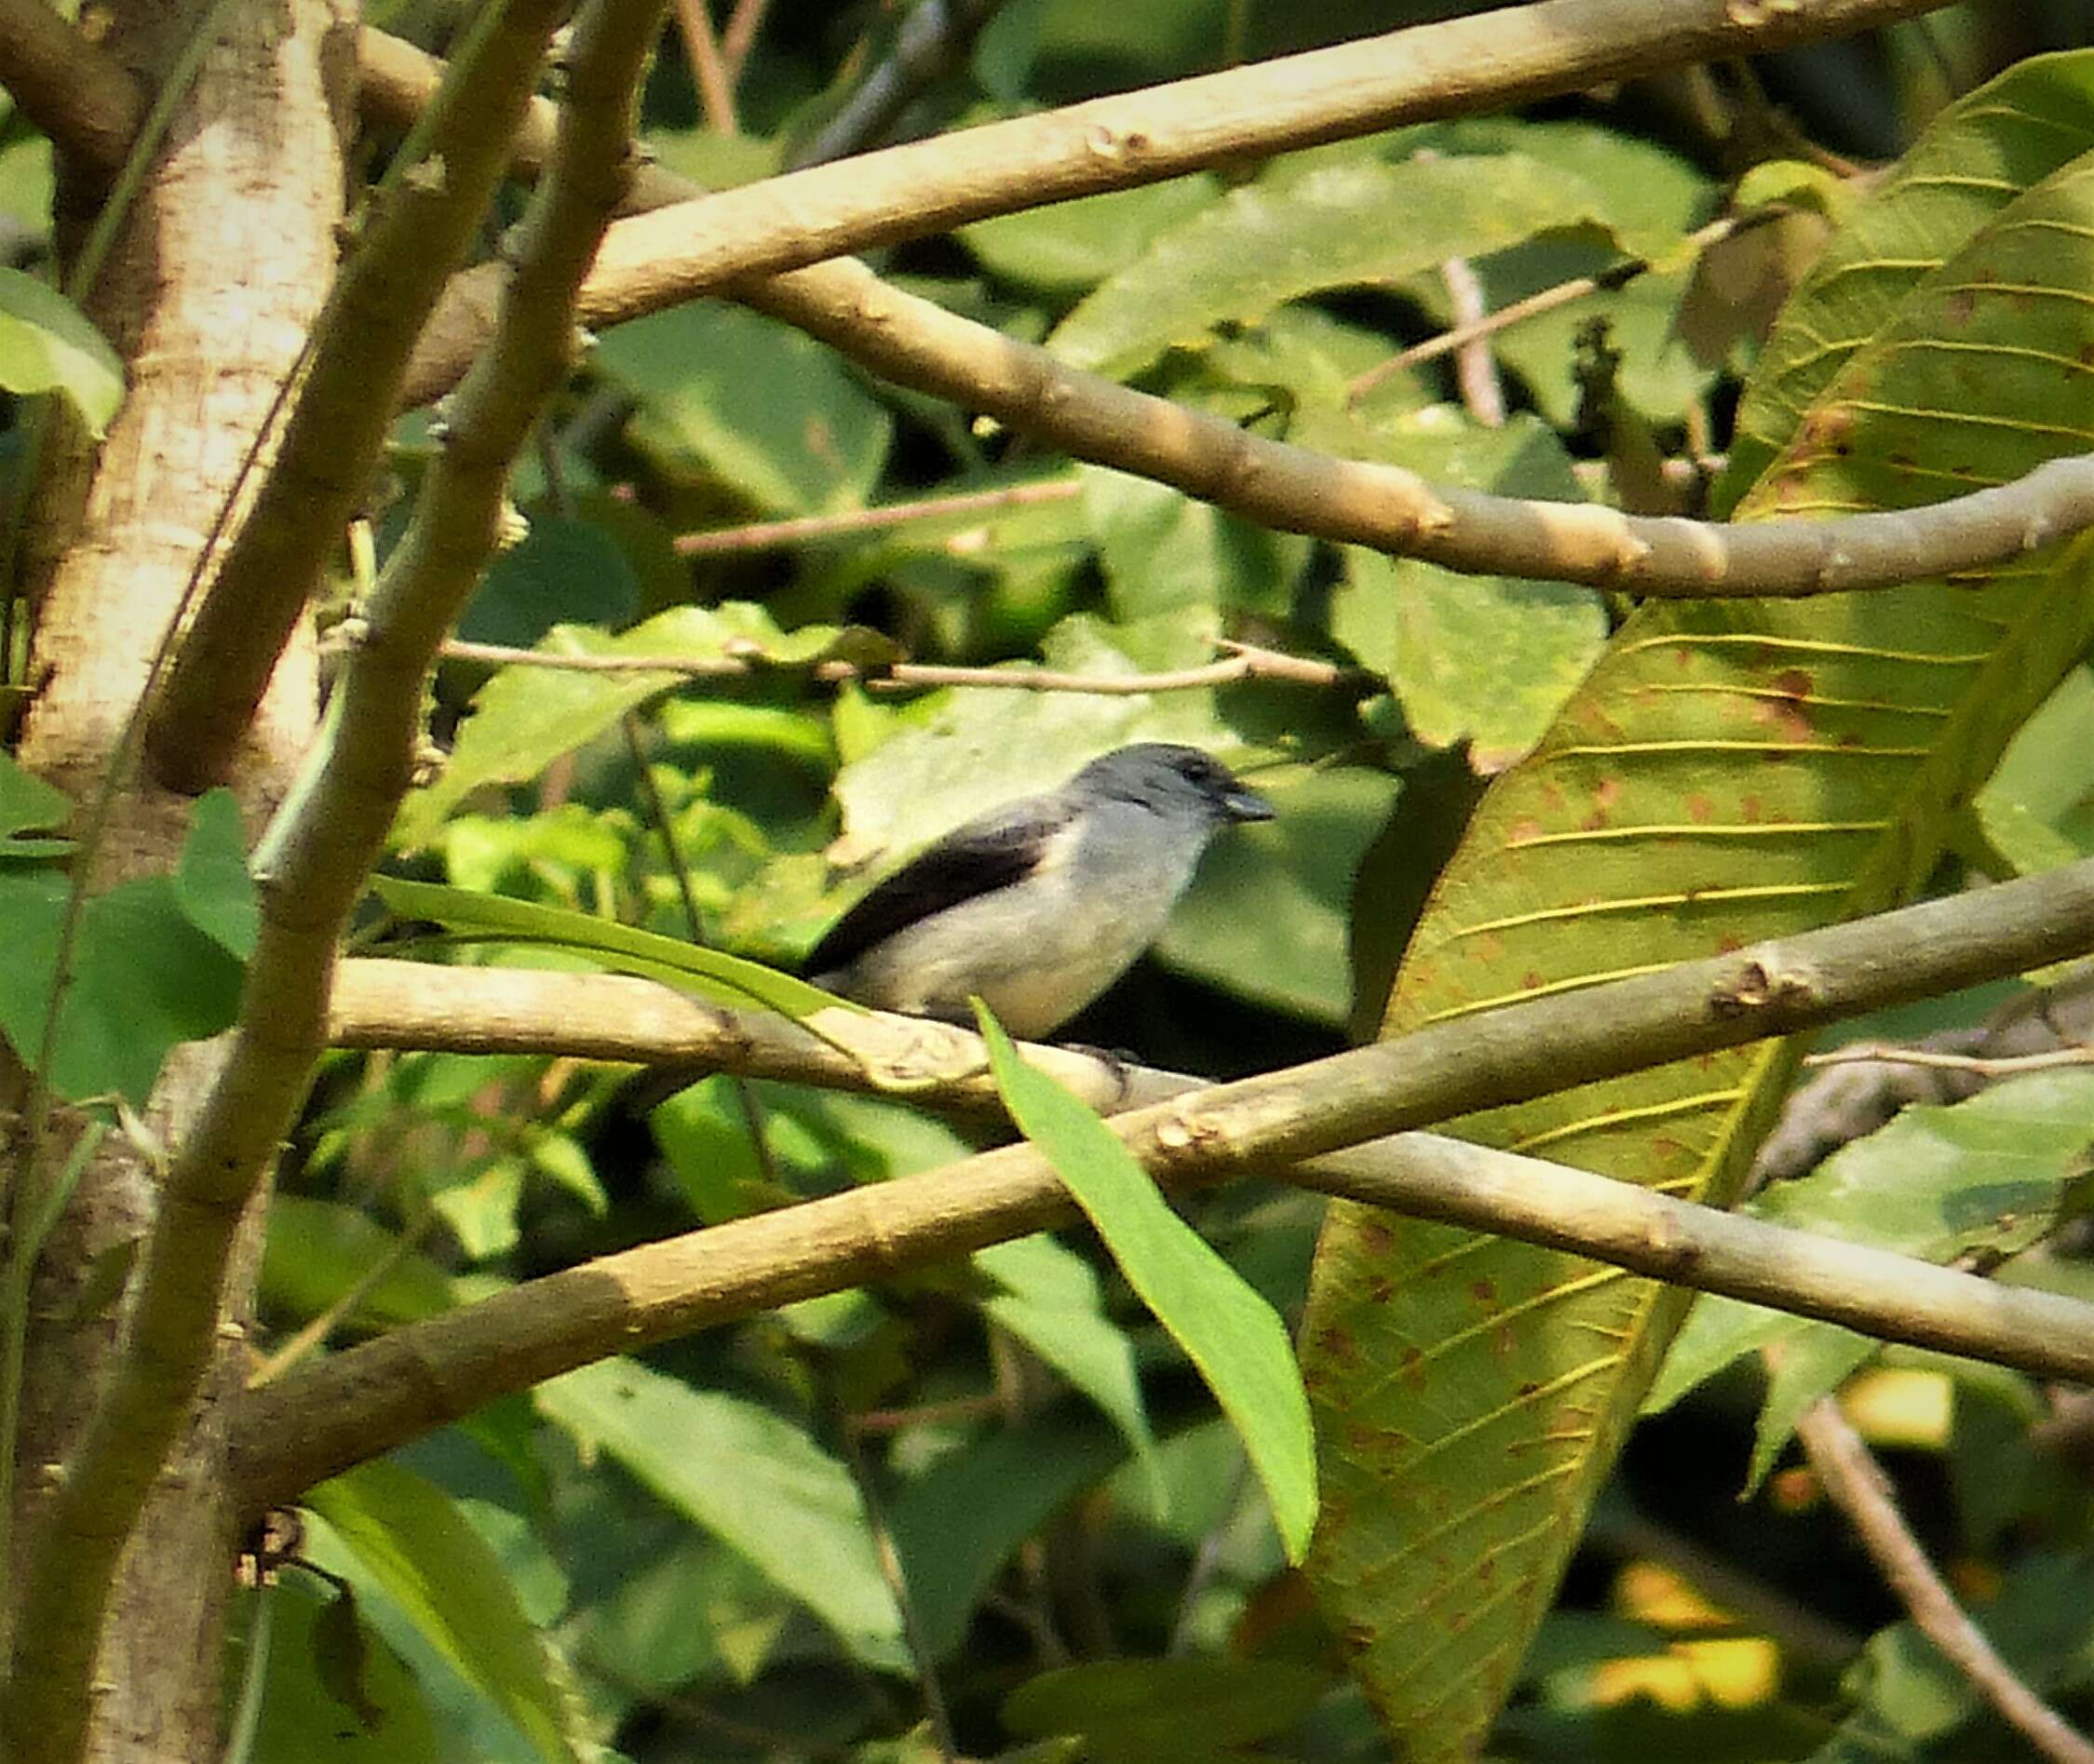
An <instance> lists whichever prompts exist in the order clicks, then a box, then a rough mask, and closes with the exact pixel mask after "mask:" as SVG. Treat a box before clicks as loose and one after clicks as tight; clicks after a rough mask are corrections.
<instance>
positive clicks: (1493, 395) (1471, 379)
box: [1439, 257, 1505, 429]
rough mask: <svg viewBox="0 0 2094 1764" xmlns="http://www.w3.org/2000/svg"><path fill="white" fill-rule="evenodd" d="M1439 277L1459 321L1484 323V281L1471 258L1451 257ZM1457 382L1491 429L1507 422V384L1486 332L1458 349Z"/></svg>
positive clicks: (1473, 412)
mask: <svg viewBox="0 0 2094 1764" xmlns="http://www.w3.org/2000/svg"><path fill="white" fill-rule="evenodd" d="M1439 279H1440V280H1441V281H1443V282H1445V283H1446V284H1447V303H1448V305H1449V307H1450V309H1451V310H1452V313H1453V315H1454V321H1455V323H1456V324H1459V325H1463V326H1473V325H1476V324H1479V323H1480V322H1481V321H1482V319H1483V317H1484V310H1483V284H1482V282H1481V281H1480V280H1479V279H1478V276H1477V274H1476V270H1475V268H1474V267H1473V266H1472V265H1471V264H1470V263H1469V261H1468V259H1467V258H1466V257H1451V258H1449V259H1448V260H1447V261H1446V262H1445V263H1442V264H1441V265H1440V266H1439ZM1454 383H1455V384H1456V385H1458V386H1459V387H1460V388H1461V394H1462V408H1463V409H1464V410H1466V411H1467V412H1468V413H1469V415H1470V416H1472V417H1474V418H1475V419H1476V421H1477V422H1478V423H1479V424H1482V426H1483V427H1485V428H1487V429H1497V428H1503V427H1504V426H1505V386H1504V384H1502V383H1501V382H1500V381H1499V379H1498V364H1497V362H1496V361H1495V360H1494V359H1493V357H1492V355H1491V345H1490V343H1489V342H1488V340H1487V339H1486V338H1485V337H1484V336H1483V335H1481V334H1479V335H1477V336H1474V337H1471V338H1469V339H1468V340H1467V341H1466V343H1462V344H1461V345H1460V346H1459V347H1458V348H1457V349H1456V350H1455V352H1454Z"/></svg>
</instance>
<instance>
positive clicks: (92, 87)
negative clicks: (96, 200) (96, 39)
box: [0, 0, 145, 172]
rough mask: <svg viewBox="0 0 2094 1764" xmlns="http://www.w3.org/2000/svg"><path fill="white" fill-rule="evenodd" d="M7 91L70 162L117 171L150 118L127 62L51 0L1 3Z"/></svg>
mask: <svg viewBox="0 0 2094 1764" xmlns="http://www.w3.org/2000/svg"><path fill="white" fill-rule="evenodd" d="M0 86H4V87H6V88H7V93H8V95H9V96H10V97H11V98H13V100H14V101H15V102H16V103H17V104H19V105H20V107H21V114H23V115H24V116H26V117H28V118H29V120H30V121H31V122H33V123H34V124H35V125H36V127H37V128H41V129H42V130H43V131H44V132H45V133H46V134H47V135H48V136H49V137H50V138H51V145H52V146H54V147H56V148H57V149H58V151H59V152H60V153H61V155H64V156H65V157H67V158H69V159H75V160H77V161H79V162H80V163H81V164H82V165H84V166H91V167H92V168H94V169H95V170H97V171H101V172H112V171H115V169H116V168H117V167H119V166H121V165H122V164H123V163H124V155H126V154H127V153H128V152H129V151H130V144H131V137H132V135H133V134H135V133H136V132H137V129H138V126H139V124H140V123H141V122H142V121H143V120H144V117H145V96H144V94H143V93H142V92H141V91H140V90H139V88H138V85H137V82H136V81H134V80H133V79H132V78H131V76H130V74H128V73H127V72H126V71H125V69H124V67H123V65H122V63H120V62H119V61H116V59H115V57H114V56H112V55H111V54H110V53H109V52H108V50H106V49H104V48H103V47H101V45H100V44H99V43H91V42H89V41H88V39H87V38H86V37H85V36H83V35H82V34H80V31H79V29H78V28H77V27H76V26H75V25H74V24H73V23H72V22H71V21H70V20H68V19H66V18H65V16H64V15H63V14H62V13H61V12H60V11H59V10H58V8H57V7H53V6H51V5H50V4H49V0H0Z"/></svg>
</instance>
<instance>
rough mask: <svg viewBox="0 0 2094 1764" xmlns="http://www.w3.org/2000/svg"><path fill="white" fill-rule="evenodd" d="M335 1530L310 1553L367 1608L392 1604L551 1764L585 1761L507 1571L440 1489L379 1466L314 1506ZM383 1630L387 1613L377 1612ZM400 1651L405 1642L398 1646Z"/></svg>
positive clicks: (331, 1488)
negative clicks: (368, 1601) (374, 1602)
mask: <svg viewBox="0 0 2094 1764" xmlns="http://www.w3.org/2000/svg"><path fill="white" fill-rule="evenodd" d="M305 1502H306V1505H307V1506H308V1507H309V1508H310V1509H311V1510H312V1511H313V1512H314V1513H315V1514H317V1515H319V1517H320V1518H322V1519H324V1520H325V1521H326V1528H325V1529H324V1530H322V1529H320V1528H314V1530H313V1532H312V1534H311V1535H310V1536H309V1537H308V1538H307V1541H306V1545H305V1547H306V1549H307V1551H308V1552H309V1553H310V1554H311V1555H312V1557H313V1560H314V1561H315V1562H317V1563H318V1564H319V1565H320V1566H321V1567H322V1568H325V1569H330V1570H331V1571H332V1572H334V1573H337V1574H340V1575H342V1576H343V1577H344V1579H346V1580H348V1581H349V1582H352V1583H353V1584H354V1585H356V1586H357V1587H358V1591H359V1592H360V1593H362V1594H364V1595H366V1596H367V1597H376V1598H378V1599H380V1600H382V1601H383V1606H382V1607H381V1609H383V1608H384V1607H389V1608H390V1609H391V1610H392V1611H394V1612H396V1613H398V1614H399V1617H400V1618H401V1619H404V1621H405V1622H406V1623H408V1624H410V1625H412V1630H413V1633H414V1636H415V1637H416V1638H417V1639H418V1640H419V1641H420V1642H421V1643H422V1644H423V1645H424V1646H425V1647H426V1648H428V1649H429V1650H432V1651H433V1652H434V1653H435V1654H436V1655H437V1656H438V1657H439V1658H440V1659H441V1660H442V1661H443V1662H444V1663H445V1664H446V1665H448V1666H449V1667H450V1668H451V1669H452V1670H453V1672H455V1673H456V1674H457V1675H458V1676H460V1677H461V1678H463V1679H464V1680H465V1682H466V1684H467V1685H469V1686H470V1687H471V1688H472V1689H473V1690H475V1691H477V1692H478V1693H479V1694H480V1696H482V1697H484V1698H486V1699H487V1700H488V1701H489V1702H491V1703H494V1704H495V1705H496V1706H497V1707H499V1708H500V1709H501V1711H502V1712H503V1714H504V1715H506V1716H507V1717H508V1718H509V1720H510V1721H511V1722H513V1723H514V1724H515V1726H516V1728H517V1730H519V1731H520V1733H521V1734H522V1735H523V1736H524V1737H525V1738H526V1739H527V1740H528V1741H529V1742H530V1746H531V1750H532V1752H533V1753H534V1755H535V1756H537V1757H542V1758H547V1759H549V1760H552V1764H567V1760H570V1759H573V1758H574V1757H577V1756H578V1755H577V1753H576V1750H575V1748H574V1744H573V1743H572V1741H571V1739H570V1736H569V1733H568V1715H567V1711H566V1707H565V1703H564V1700H563V1699H562V1697H561V1692H560V1690H559V1688H558V1687H557V1685H556V1684H555V1683H554V1681H553V1679H552V1677H551V1676H550V1675H549V1673H548V1670H547V1658H546V1654H545V1650H544V1648H543V1646H542V1644H541V1643H540V1642H539V1640H538V1637H537V1635H536V1633H535V1632H534V1630H533V1628H532V1626H531V1623H530V1622H529V1620H528V1619H527V1618H526V1617H525V1616H524V1614H523V1610H522V1608H521V1607H520V1605H519V1603H518V1601H517V1592H516V1588H515V1587H514V1586H512V1585H511V1584H510V1582H509V1577H508V1574H507V1571H506V1570H505V1569H504V1568H503V1566H502V1563H501V1560H500V1558H499V1557H497V1556H496V1555H495V1554H494V1553H493V1550H491V1549H490V1548H489V1547H488V1545H487V1543H486V1542H484V1541H483V1540H482V1539H481V1537H480V1533H479V1532H477V1531H476V1530H474V1528H472V1526H471V1525H470V1524H469V1523H468V1522H467V1521H466V1516H465V1515H464V1514H463V1513H461V1512H460V1511H459V1509H458V1505H457V1502H456V1501H453V1499H452V1498H451V1497H450V1496H449V1495H448V1494H446V1493H445V1492H444V1491H443V1490H442V1489H441V1488H438V1487H437V1486H436V1484H434V1483H433V1482H429V1481H426V1480H425V1479H424V1478H423V1477H421V1476H417V1475H415V1474H413V1473H412V1471H407V1470H403V1469H401V1468H400V1467H399V1465H398V1464H392V1463H387V1462H385V1461H382V1460H381V1461H374V1462H372V1463H367V1464H359V1465H358V1466H357V1468H356V1469H354V1470H351V1471H347V1472H345V1473H344V1474H342V1475H339V1476H336V1477H333V1478H332V1479H331V1480H330V1481H327V1482H323V1483H322V1484H320V1486H319V1487H318V1488H315V1489H313V1490H312V1491H311V1493H309V1494H308V1495H307V1496H306V1497H305ZM372 1618H373V1621H374V1622H381V1626H382V1627H383V1626H384V1625H383V1623H382V1621H381V1616H380V1609H373V1610H372ZM388 1639H391V1640H393V1641H395V1643H396V1645H399V1640H400V1637H399V1636H398V1635H395V1636H389V1637H388Z"/></svg>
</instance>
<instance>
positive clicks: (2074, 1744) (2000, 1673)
mask: <svg viewBox="0 0 2094 1764" xmlns="http://www.w3.org/2000/svg"><path fill="white" fill-rule="evenodd" d="M1796 1437H1797V1438H1798V1439H1800V1440H1801V1441H1802V1442H1803V1447H1804V1454H1805V1455H1806V1456H1807V1457H1808V1458H1809V1459H1810V1467H1811V1468H1812V1469H1813V1470H1814V1471H1816V1472H1817V1479H1818V1481H1819V1482H1820V1483H1822V1484H1823V1485H1824V1486H1825V1492H1826V1493H1827V1494H1828V1495H1830V1496H1831V1498H1832V1503H1833V1504H1834V1505H1835V1506H1837V1507H1838V1508H1839V1509H1840V1511H1841V1512H1843V1513H1844V1514H1845V1515H1846V1516H1847V1518H1848V1519H1849V1520H1850V1521H1851V1522H1852V1523H1853V1526H1854V1528H1855V1529H1856V1530H1857V1531H1858V1532H1859V1533H1860V1534H1861V1542H1862V1544H1863V1546H1864V1547H1865V1548H1866V1549H1867V1550H1868V1552H1869V1555H1870V1556H1871V1559H1872V1560H1873V1561H1874V1562H1875V1564H1876V1567H1877V1568H1878V1569H1880V1570H1881V1571H1882V1574H1883V1577H1884V1579H1885V1580H1886V1581H1888V1582H1890V1588H1891V1591H1892V1592H1894V1593H1896V1594H1897V1595H1898V1600H1899V1602H1900V1603H1901V1604H1903V1605H1904V1607H1905V1611H1906V1614H1907V1615H1908V1616H1909V1617H1911V1618H1912V1623H1913V1626H1914V1627H1915V1628H1916V1629H1918V1630H1919V1632H1920V1633H1921V1634H1922V1635H1923V1636H1925V1637H1926V1638H1927V1640H1929V1641H1931V1642H1932V1643H1933V1644H1934V1645H1935V1647H1937V1648H1938V1649H1939V1650H1941V1653H1942V1656H1943V1657H1944V1658H1945V1659H1946V1660H1947V1661H1948V1662H1949V1663H1950V1664H1951V1665H1952V1666H1953V1667H1955V1669H1956V1670H1957V1671H1958V1672H1960V1673H1962V1674H1963V1676H1964V1677H1965V1678H1966V1679H1967V1680H1968V1681H1969V1683H1970V1686H1971V1688H1972V1689H1973V1690H1976V1691H1977V1692H1978V1694H1979V1696H1981V1697H1982V1698H1984V1700H1985V1701H1986V1702H1987V1703H1991V1704H1992V1706H1993V1710H1994V1711H1995V1712H1996V1713H1997V1714H1998V1715H1999V1717H2000V1718H2001V1719H2002V1720H2004V1721H2005V1722H2006V1724H2007V1725H2008V1726H2009V1727H2011V1728H2013V1729H2014V1730H2015V1731H2016V1732H2018V1733H2020V1735H2021V1737H2022V1738H2023V1739H2025V1740H2026V1741H2028V1743H2029V1744H2031V1745H2032V1746H2033V1747H2034V1748H2035V1749H2036V1751H2037V1752H2038V1753H2039V1754H2041V1755H2042V1756H2043V1757H2047V1758H2049V1759H2052V1760H2053V1761H2054V1764H2094V1744H2088V1742H2087V1738H2086V1736H2085V1735H2084V1734H2081V1733H2079V1732H2077V1731H2075V1730H2074V1729H2073V1728H2072V1726H2071V1725H2070V1724H2069V1723H2068V1722H2066V1720H2065V1719H2064V1717H2061V1716H2060V1714H2059V1713H2058V1711H2057V1710H2055V1709H2053V1708H2052V1707H2051V1706H2050V1705H2049V1704H2048V1703H2046V1702H2045V1701H2044V1700H2043V1699H2042V1698H2041V1697H2039V1696H2037V1695H2036V1693H2035V1692H2034V1691H2033V1690H2031V1689H2030V1688H2029V1686H2028V1685H2027V1684H2026V1683H2025V1682H2024V1681H2023V1680H2022V1678H2021V1676H2020V1674H2019V1673H2017V1672H2016V1671H2015V1670H2014V1668H2013V1667H2012V1666H2010V1665H2008V1664H2007V1663H2006V1661H2005V1660H2003V1659H2002V1658H2001V1657H2000V1654H1999V1650H1997V1649H1995V1648H1994V1647H1993V1644H1992V1642H1991V1640H1990V1639H1989V1638H1988V1637H1987V1636H1986V1635H1985V1632H1984V1631H1983V1630H1981V1629H1979V1627H1978V1625H1977V1624H1976V1623H1972V1622H1971V1621H1970V1617H1969V1615H1968V1613H1966V1611H1965V1610H1964V1609H1963V1607H1962V1606H1961V1605H1959V1604H1957V1603H1956V1596H1955V1595H1954V1594H1953V1593H1952V1592H1951V1591H1950V1590H1949V1588H1948V1585H1947V1583H1946V1582H1943V1580H1942V1579H1941V1577H1940V1575H1939V1574H1938V1573H1936V1572H1935V1570H1934V1564H1933V1563H1931V1562H1929V1561H1928V1560H1927V1559H1926V1552H1925V1551H1924V1550H1923V1549H1921V1548H1920V1544H1919V1540H1918V1539H1917V1538H1915V1537H1914V1536H1913V1535H1912V1529H1911V1528H1910V1527H1908V1526H1907V1525H1906V1523H1905V1515H1903V1514H1901V1513H1899V1512H1898V1502H1897V1500H1896V1499H1895V1498H1894V1497H1893V1495H1892V1494H1891V1489H1890V1481H1889V1478H1887V1477H1886V1476H1885V1474H1884V1473H1883V1466H1882V1465H1881V1464H1879V1463H1877V1461H1876V1459H1875V1454H1874V1453H1872V1452H1871V1450H1870V1449H1869V1448H1868V1447H1867V1446H1866V1445H1864V1444H1863V1443H1862V1440H1861V1435H1860V1434H1858V1433H1856V1432H1855V1431H1854V1427H1853V1425H1852V1423H1850V1422H1849V1421H1848V1420H1847V1418H1846V1417H1845V1416H1844V1415H1843V1414H1841V1413H1840V1410H1839V1406H1838V1405H1837V1404H1836V1403H1834V1402H1833V1401H1832V1399H1831V1397H1829V1396H1821V1397H1819V1398H1818V1399H1817V1402H1815V1403H1813V1404H1812V1405H1811V1406H1810V1407H1808V1408H1806V1409H1805V1410H1804V1412H1803V1414H1802V1415H1801V1416H1799V1417H1798V1418H1797V1421H1796Z"/></svg>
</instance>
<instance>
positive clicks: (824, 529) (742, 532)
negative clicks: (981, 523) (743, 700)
mask: <svg viewBox="0 0 2094 1764" xmlns="http://www.w3.org/2000/svg"><path fill="white" fill-rule="evenodd" d="M1082 494H1083V485H1082V484H1081V483H1080V482H1079V481H1078V480H1077V479H1075V478H1047V479H1046V480H1045V481H1043V482H1041V483H1037V484H1011V485H1008V486H1006V488H1004V489H1002V490H970V491H962V492H961V493H960V494H958V495H955V496H926V497H925V498H924V499H923V500H922V501H920V502H912V503H888V504H885V505H883V506H881V507H878V508H854V509H851V510H849V511H848V512H846V513H844V514H841V515H802V516H800V517H798V518H795V519H792V520H760V521H756V522H753V523H752V524H750V525H749V526H746V527H713V528H709V529H707V530H706V531H705V532H684V533H678V534H677V536H676V542H675V543H676V553H677V556H678V557H680V558H704V557H710V556H713V555H714V554H716V553H719V552H723V551H781V550H783V549H785V548H786V547H787V546H789V545H805V544H807V543H808V542H809V541H811V540H817V539H841V538H848V537H852V536H854V535H856V534H858V533H863V532H878V531H880V530H881V529H883V528H887V527H899V526H904V525H906V524H908V523H909V522H911V521H917V520H939V519H943V518H947V517H949V516H952V515H972V514H980V513H986V512H988V511H990V510H993V509H999V508H1022V507H1027V506H1030V505H1033V504H1036V503H1060V502H1069V501H1071V500H1073V499H1074V498H1075V497H1077V496H1080V495H1082Z"/></svg>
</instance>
